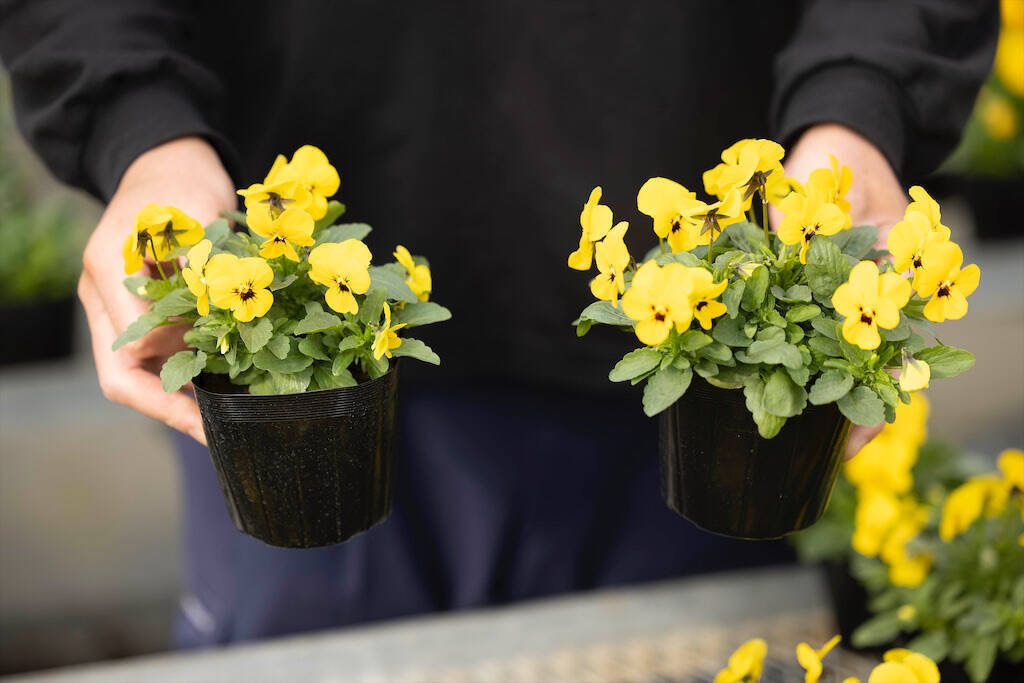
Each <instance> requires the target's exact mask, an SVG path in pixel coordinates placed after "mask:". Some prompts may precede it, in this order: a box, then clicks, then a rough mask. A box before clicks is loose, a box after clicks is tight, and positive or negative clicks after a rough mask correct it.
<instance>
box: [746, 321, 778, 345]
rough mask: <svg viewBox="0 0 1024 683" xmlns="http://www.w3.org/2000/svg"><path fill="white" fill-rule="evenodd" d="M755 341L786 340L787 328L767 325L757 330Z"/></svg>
mask: <svg viewBox="0 0 1024 683" xmlns="http://www.w3.org/2000/svg"><path fill="white" fill-rule="evenodd" d="M783 322H785V321H783ZM754 341H786V330H784V329H782V328H779V327H766V328H764V329H763V330H758V331H757V334H756V335H754Z"/></svg>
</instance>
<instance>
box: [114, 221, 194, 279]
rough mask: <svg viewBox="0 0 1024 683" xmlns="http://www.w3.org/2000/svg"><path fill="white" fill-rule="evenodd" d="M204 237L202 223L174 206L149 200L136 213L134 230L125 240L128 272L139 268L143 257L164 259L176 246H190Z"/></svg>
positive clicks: (126, 269)
mask: <svg viewBox="0 0 1024 683" xmlns="http://www.w3.org/2000/svg"><path fill="white" fill-rule="evenodd" d="M201 239H203V226H201V225H200V224H199V221H197V220H196V219H194V218H192V217H191V216H189V215H188V214H187V213H185V212H184V211H182V210H181V209H178V208H176V207H173V206H161V205H159V204H147V205H146V206H145V207H144V208H143V209H142V211H139V213H138V214H136V216H135V222H134V224H133V225H132V232H131V234H130V235H128V239H126V240H125V243H124V248H123V256H124V260H125V268H124V269H125V272H126V273H128V274H129V275H131V274H132V273H135V272H137V271H138V270H139V269H140V268H142V265H143V263H144V259H145V258H147V257H152V258H153V259H154V260H156V261H164V260H166V259H167V256H168V254H169V253H170V252H171V251H172V250H174V249H176V248H177V247H187V246H189V245H192V244H195V243H196V242H198V241H199V240H201Z"/></svg>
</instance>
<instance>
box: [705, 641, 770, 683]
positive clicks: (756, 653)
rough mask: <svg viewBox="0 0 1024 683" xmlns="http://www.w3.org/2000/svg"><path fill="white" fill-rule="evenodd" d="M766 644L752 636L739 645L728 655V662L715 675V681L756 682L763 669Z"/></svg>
mask: <svg viewBox="0 0 1024 683" xmlns="http://www.w3.org/2000/svg"><path fill="white" fill-rule="evenodd" d="M767 653H768V644H767V643H765V642H764V640H762V639H761V638H753V639H751V640H748V641H747V642H745V643H743V644H742V645H740V646H739V647H738V648H737V649H736V651H735V652H733V653H732V655H731V656H730V657H729V664H728V666H726V667H725V668H724V669H722V670H721V671H719V672H718V674H717V675H716V676H715V683H739V682H740V681H750V682H751V683H757V681H759V680H761V673H762V672H763V671H764V657H765V655H766V654H767Z"/></svg>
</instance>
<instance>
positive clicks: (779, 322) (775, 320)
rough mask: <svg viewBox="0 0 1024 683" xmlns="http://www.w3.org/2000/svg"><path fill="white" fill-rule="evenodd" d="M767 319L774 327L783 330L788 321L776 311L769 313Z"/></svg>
mask: <svg viewBox="0 0 1024 683" xmlns="http://www.w3.org/2000/svg"><path fill="white" fill-rule="evenodd" d="M765 319H766V320H767V321H768V324H769V325H771V326H773V327H781V328H783V329H784V328H785V327H786V319H785V318H783V317H782V315H781V314H780V313H779V312H778V311H776V310H770V311H768V313H767V314H766V315H765Z"/></svg>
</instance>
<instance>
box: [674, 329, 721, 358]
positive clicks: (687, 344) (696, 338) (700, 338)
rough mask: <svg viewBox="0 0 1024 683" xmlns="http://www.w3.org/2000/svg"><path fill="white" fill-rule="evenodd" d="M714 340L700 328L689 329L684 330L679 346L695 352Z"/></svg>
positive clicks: (684, 349)
mask: <svg viewBox="0 0 1024 683" xmlns="http://www.w3.org/2000/svg"><path fill="white" fill-rule="evenodd" d="M713 341H714V339H712V338H711V337H709V336H708V335H706V334H704V333H703V332H701V331H700V330H687V331H686V332H683V336H681V337H680V338H679V348H681V349H682V350H683V351H689V352H691V353H693V352H694V351H697V350H699V349H702V348H704V347H705V346H707V345H708V344H710V343H711V342H713Z"/></svg>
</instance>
